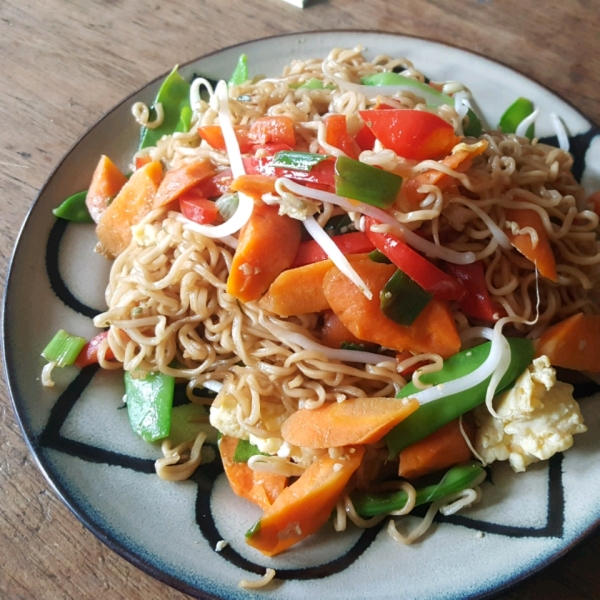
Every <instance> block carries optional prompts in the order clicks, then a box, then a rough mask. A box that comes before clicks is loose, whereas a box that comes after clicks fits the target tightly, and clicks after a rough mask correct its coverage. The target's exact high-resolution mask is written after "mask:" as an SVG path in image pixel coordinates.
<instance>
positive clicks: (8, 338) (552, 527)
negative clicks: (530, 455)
mask: <svg viewBox="0 0 600 600" xmlns="http://www.w3.org/2000/svg"><path fill="white" fill-rule="evenodd" d="M356 44H362V45H363V47H364V48H365V52H366V54H367V56H368V57H374V56H375V55H376V54H380V53H387V54H389V55H392V56H405V57H408V58H409V59H410V60H412V61H413V62H414V63H415V65H416V66H417V67H418V68H419V69H420V70H422V71H423V72H424V73H426V74H427V75H428V76H429V77H431V78H432V79H435V80H448V79H457V80H460V81H463V82H464V83H465V84H466V85H467V86H468V87H469V88H470V89H471V90H472V91H473V94H474V98H475V100H476V103H477V106H478V108H479V110H480V112H481V113H482V114H483V117H484V118H485V120H486V121H487V123H488V124H491V125H495V124H496V123H497V122H498V119H499V117H500V115H501V114H502V112H503V111H504V109H505V108H506V107H507V106H509V105H510V104H511V103H512V102H513V101H514V100H515V99H516V98H517V97H518V96H525V97H527V98H530V99H531V100H533V101H534V103H535V104H536V105H538V106H539V107H540V108H541V110H542V113H541V116H540V119H539V121H538V124H537V133H538V134H539V135H540V136H553V135H554V130H553V128H552V125H551V121H550V118H549V114H550V112H552V111H553V112H555V113H557V114H558V115H560V117H561V119H562V120H563V122H564V123H565V125H566V127H567V130H568V132H569V135H570V137H571V142H572V148H573V149H574V151H575V153H576V163H575V171H576V173H577V174H578V176H580V177H581V178H582V181H583V183H584V184H585V185H586V187H587V188H588V191H591V190H592V189H599V188H600V170H599V169H600V136H599V135H598V133H599V130H598V128H597V127H595V126H593V125H592V124H591V123H590V122H589V121H587V120H586V119H585V118H584V117H583V116H582V115H581V114H580V113H579V112H577V110H575V109H574V108H573V107H572V106H570V105H569V104H567V103H566V102H564V101H563V100H561V99H560V98H557V97H556V96H555V95H554V94H552V93H551V92H549V91H548V90H547V89H545V88H543V87H542V86H540V85H538V84H536V83H535V82H533V81H531V80H529V79H527V78H526V77H524V76H523V75H520V74H519V73H515V72H514V71H512V70H510V69H508V68H506V67H504V66H502V65H500V64H498V63H495V62H493V61H490V60H488V59H485V58H483V57H481V56H477V55H474V54H471V53H468V52H466V51H464V50H459V49H457V48H453V47H449V46H446V45H442V44H438V43H434V42H430V41H425V40H422V39H417V38H411V37H403V36H396V35H391V34H380V33H373V32H354V31H353V32H342V31H338V32H330V33H324V32H318V33H305V34H294V35H288V36H283V37H276V38H271V39H265V40H259V41H256V42H250V43H247V44H243V45H240V46H236V47H233V48H228V49H225V50H222V51H220V52H217V53H215V54H212V55H210V56H207V57H204V58H201V59H198V60H197V61H194V62H192V63H190V64H187V65H184V66H183V67H182V68H181V72H182V74H183V75H184V76H186V77H191V76H192V74H193V73H202V74H203V75H206V76H209V77H212V78H215V79H218V78H221V77H227V76H228V75H229V74H230V73H231V72H232V69H233V67H234V65H235V63H236V61H237V57H238V56H239V54H240V53H242V52H244V53H246V54H247V55H248V60H249V64H250V69H251V71H252V72H253V73H265V74H268V75H273V76H274V75H277V74H279V73H280V71H281V69H282V67H283V66H284V64H286V63H288V62H289V61H290V60H291V59H293V58H312V57H323V56H325V55H326V54H327V53H328V51H329V50H330V49H331V48H332V47H335V46H341V47H353V46H355V45H356ZM161 79H162V78H161ZM159 84H160V80H157V81H154V82H152V83H150V84H148V85H147V86H146V87H144V88H143V89H141V90H140V91H139V92H137V93H136V94H134V95H133V96H132V97H130V98H127V99H126V100H124V101H123V103H121V104H120V105H119V106H117V107H116V108H115V109H113V110H112V111H111V112H109V113H108V114H107V115H106V116H105V117H104V118H102V119H101V120H100V121H99V122H98V123H97V124H96V125H95V126H94V127H92V128H91V129H90V131H89V132H88V133H87V134H85V135H84V136H83V138H82V139H81V140H79V142H77V144H75V146H74V147H73V148H72V150H71V151H70V152H69V153H68V154H67V156H66V157H65V158H64V159H63V160H62V161H61V163H60V164H59V166H58V167H57V169H56V170H55V172H54V173H53V174H52V176H51V177H50V179H49V180H48V182H47V183H46V185H45V186H44V188H43V189H42V191H41V193H40V195H39V197H38V199H37V201H36V203H35V205H34V206H33V208H32V210H31V213H30V214H29V217H28V219H27V221H26V223H25V225H24V227H23V230H22V232H21V236H20V239H19V243H18V245H17V248H16V251H15V254H14V258H13V262H12V266H11V270H10V275H9V280H8V285H7V290H6V296H5V311H4V345H5V348H4V350H5V352H4V356H5V360H6V365H5V367H6V369H5V372H6V373H7V378H8V382H9V386H10V390H11V394H12V397H13V400H14V406H15V410H16V413H17V416H18V418H19V420H20V422H21V425H22V428H23V431H24V435H25V437H26V439H27V441H28V443H29V445H30V447H31V450H32V452H33V454H34V456H35V457H36V459H37V461H38V464H39V466H40V468H41V469H42V471H43V472H44V474H45V475H46V477H47V478H48V480H49V481H50V482H51V483H52V485H53V486H54V487H55V489H56V490H57V492H58V494H59V495H60V496H61V497H62V499H63V500H64V501H65V502H66V503H67V504H68V506H69V507H70V508H71V509H72V510H73V512H74V513H75V514H76V515H77V516H78V517H79V518H80V519H81V521H82V522H83V523H85V525H87V526H88V527H89V528H90V529H91V530H92V531H93V532H94V533H95V534H96V535H97V536H98V537H99V538H100V539H102V540H103V541H104V542H106V543H107V544H108V545H109V546H110V547H111V548H113V549H114V550H115V551H117V552H119V553H120V554H121V555H123V556H125V557H126V558H127V559H129V560H130V561H132V562H133V563H134V564H136V565H138V566H139V567H141V568H142V569H144V570H145V571H147V572H149V573H150V574H152V575H154V576H155V577H158V578H159V579H161V580H162V581H165V582H166V583H168V584H170V585H173V586H174V587H177V588H178V589H180V590H182V591H185V592H188V593H190V594H192V595H197V596H200V597H223V598H246V597H250V596H254V595H255V593H252V592H247V591H244V590H241V589H239V588H238V581H239V580H240V579H241V578H257V577H259V576H260V575H262V574H263V573H264V571H265V568H266V567H274V568H275V569H276V570H277V574H278V580H279V582H280V583H279V584H277V585H274V586H272V587H271V588H270V591H269V592H268V597H269V598H271V599H273V598H286V599H288V600H290V599H301V598H310V597H312V598H324V597H328V598H330V599H332V600H333V599H341V598H350V597H352V598H374V599H382V598H392V597H398V595H399V593H400V591H401V595H402V596H403V597H406V598H413V599H417V598H422V599H425V598H426V599H428V600H430V599H432V598H463V597H466V596H469V597H471V596H474V597H475V596H487V595H489V594H493V593H494V592H497V591H498V590H499V589H502V588H503V587H505V586H507V585H509V584H512V583H514V582H515V581H518V580H519V579H521V578H523V577H525V576H526V575H528V574H530V573H532V572H534V571H535V570H537V569H539V568H541V567H542V566H544V565H546V564H547V563H548V562H550V561H551V560H552V559H554V558H556V557H557V556H559V555H561V554H562V553H563V552H565V551H566V550H567V549H568V548H569V547H571V546H572V545H573V544H574V543H575V542H576V541H577V540H579V539H580V538H581V537H582V536H583V535H584V534H585V533H586V532H588V531H589V530H591V529H592V528H593V527H594V526H595V525H596V524H597V523H598V521H599V520H600V494H599V493H598V487H597V483H596V482H597V481H598V479H599V478H600V461H598V460H590V457H591V456H597V455H598V451H599V450H600V448H599V443H598V440H599V439H600V405H598V403H597V402H596V403H593V402H591V401H583V403H582V408H583V412H584V414H585V417H586V422H587V425H588V427H589V432H588V433H587V434H584V435H580V436H577V439H576V445H575V448H574V449H572V450H570V451H569V452H568V453H567V454H566V455H565V456H564V458H563V457H562V456H557V457H555V458H554V459H552V460H551V461H550V462H549V463H544V464H542V465H538V466H536V467H533V468H531V469H530V470H529V471H528V472H527V473H526V474H522V475H518V476H515V475H514V474H513V473H512V472H510V470H509V469H507V468H506V467H505V466H504V465H500V466H499V467H498V468H495V469H494V473H493V475H494V485H491V484H486V490H485V492H486V493H485V497H484V501H483V503H482V504H481V505H479V506H478V507H476V508H473V509H471V510H468V511H465V512H464V513H463V514H462V515H461V516H457V517H451V518H447V519H444V520H440V521H439V522H438V523H437V525H436V526H435V528H434V529H435V531H433V532H432V533H431V534H430V535H428V536H427V537H426V538H425V539H423V540H422V541H421V542H419V543H417V544H415V545H414V546H411V547H404V546H400V545H397V544H395V543H394V542H393V541H392V540H391V539H390V538H389V537H388V536H387V534H386V533H385V531H381V530H380V529H378V528H376V529H372V530H367V531H365V532H363V531H359V530H357V529H354V528H351V529H350V530H349V531H347V532H346V533H344V534H337V535H336V534H334V532H333V528H332V527H330V526H326V527H324V529H323V531H322V532H321V533H320V534H319V535H317V536H314V537H313V538H311V539H310V540H307V541H306V542H304V543H303V544H301V545H299V546H298V547H297V548H295V549H293V551H290V552H287V553H285V554H284V555H282V556H281V557H277V558H275V559H267V558H265V557H263V556H262V555H260V554H259V553H258V552H256V551H254V550H253V549H251V548H249V547H247V546H246V545H245V543H244V535H243V534H244V531H246V529H247V528H248V527H249V526H250V525H251V524H252V523H253V522H254V521H255V519H256V518H257V516H258V515H257V510H255V508H254V507H253V506H250V505H249V504H248V503H246V502H245V501H243V500H240V499H238V498H237V497H235V496H234V495H233V494H232V492H230V490H229V488H228V485H227V484H226V482H225V480H224V476H223V475H222V474H220V472H219V468H218V465H217V463H218V461H214V462H208V463H207V464H206V465H205V466H202V467H200V468H199V469H198V471H197V473H196V475H195V476H194V478H193V479H192V480H190V481H187V482H184V483H179V484H173V483H166V482H164V481H161V480H160V479H158V477H156V476H155V475H153V466H152V465H153V461H154V460H155V459H156V458H157V457H158V456H159V449H158V448H156V447H154V446H149V445H147V444H145V443H143V442H142V441H141V440H138V439H137V438H136V436H135V435H134V434H133V433H132V432H131V429H130V428H129V424H128V421H127V415H126V412H125V411H123V410H118V408H119V407H122V396H123V385H122V377H121V375H120V374H119V373H116V372H108V373H105V372H99V371H96V370H95V369H94V368H89V369H86V370H84V371H82V372H81V373H79V372H78V371H77V370H76V369H75V368H67V369H63V370H62V372H61V370H58V371H55V373H56V381H57V385H56V386H55V387H54V388H53V389H45V388H42V386H41V384H40V381H39V376H40V371H41V368H42V366H43V359H42V358H41V357H40V351H41V350H42V349H43V347H44V346H45V344H46V343H47V341H48V340H49V339H50V338H51V337H52V335H53V334H54V333H55V332H56V330H57V329H59V328H60V327H63V328H65V329H67V330H69V331H71V332H73V333H75V334H79V335H83V336H86V337H90V336H91V335H93V334H94V333H95V330H94V327H93V326H92V322H91V317H92V316H93V315H94V314H95V312H96V311H99V310H100V309H102V308H103V306H104V300H103V292H104V287H105V285H106V282H107V278H108V269H109V263H108V262H107V261H105V260H104V259H102V258H100V257H98V256H96V255H95V254H94V252H93V248H94V245H95V236H94V228H93V227H92V226H90V225H71V224H69V225H67V224H66V222H64V221H57V220H56V219H55V218H54V217H53V215H52V212H51V209H52V208H53V207H55V206H57V205H58V204H59V203H60V202H61V201H62V200H63V199H64V198H66V197H67V196H69V195H70V194H72V193H74V192H76V191H79V190H81V189H85V188H86V187H87V185H88V184H89V181H90V178H91V174H92V172H93V169H94V167H95V165H96V162H97V160H98V157H99V155H100V154H101V153H103V154H107V155H108V156H110V157H111V158H112V159H113V160H115V161H116V162H117V164H119V165H120V166H121V167H122V168H123V169H126V168H127V165H128V164H129V162H130V159H131V156H132V154H133V152H134V150H135V149H136V145H137V141H138V135H139V129H138V126H137V125H136V123H135V122H134V120H133V119H132V117H131V115H130V107H131V104H132V102H134V101H137V100H142V101H145V102H151V101H152V99H153V98H154V96H155V94H156V91H157V89H158V86H159ZM594 165H595V167H594ZM594 169H595V170H594ZM414 519H416V517H409V519H408V520H409V521H411V520H414ZM413 524H414V523H413ZM220 539H225V540H227V541H228V542H229V546H228V547H227V548H225V550H223V551H222V552H220V553H217V552H215V549H214V548H215V544H216V542H217V541H218V540H220ZM262 593H263V594H264V593H265V592H262Z"/></svg>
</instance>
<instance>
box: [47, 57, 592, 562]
mask: <svg viewBox="0 0 600 600" xmlns="http://www.w3.org/2000/svg"><path fill="white" fill-rule="evenodd" d="M470 100H471V95H470V92H469V90H468V89H466V88H465V87H464V86H462V85H460V84H457V83H456V82H447V83H446V82H433V81H430V80H428V79H426V78H425V76H424V75H423V74H422V73H420V72H419V71H417V70H416V69H415V67H414V66H413V65H412V63H410V61H409V60H407V59H405V58H399V59H392V58H390V57H387V56H378V57H375V58H374V59H373V60H372V61H368V60H367V59H366V58H365V57H364V56H363V54H362V50H361V48H360V47H357V48H355V49H349V50H343V49H334V50H333V51H332V52H331V53H330V54H329V56H327V57H326V58H325V59H324V60H323V59H315V60H309V61H299V60H298V61H294V62H293V63H292V64H290V65H289V66H287V67H286V69H285V70H284V72H283V74H282V75H281V76H280V77H277V78H265V77H253V75H252V61H251V59H249V58H248V57H246V56H245V55H243V56H241V57H240V60H239V62H238V64H237V66H236V67H235V70H234V71H233V73H232V75H231V77H230V78H229V80H228V82H226V81H220V82H218V84H216V85H215V84H214V82H210V81H209V80H207V79H204V78H201V77H200V78H195V79H194V80H193V81H187V80H186V79H185V78H184V77H182V76H181V74H180V73H179V71H178V69H177V68H175V69H174V70H173V71H172V72H171V74H170V75H169V76H168V77H167V78H166V80H165V81H164V83H163V84H162V87H161V88H160V90H159V92H158V96H157V98H156V101H155V103H154V104H153V105H152V106H151V107H148V106H145V105H141V104H137V105H135V106H134V108H133V113H134V116H135V118H136V119H137V120H138V122H139V123H140V125H141V137H140V144H139V150H138V152H137V153H136V154H135V156H134V157H132V161H131V165H130V166H129V170H130V171H131V173H129V172H127V173H126V172H123V171H121V170H120V169H119V168H118V167H117V166H116V165H115V163H113V162H112V161H111V159H110V158H108V157H106V156H102V157H101V158H100V160H99V163H98V166H97V168H96V170H95V172H94V174H93V176H92V177H91V184H90V188H89V190H88V191H87V193H85V192H82V193H80V194H76V195H75V196H72V197H71V198H69V199H67V200H66V201H65V203H64V204H63V205H62V206H60V207H58V208H57V209H56V211H55V214H56V216H57V217H58V218H65V219H71V220H74V221H79V222H90V221H92V222H94V223H95V224H96V233H97V236H98V246H97V248H96V250H97V252H99V253H101V254H102V255H104V256H105V257H107V259H110V260H113V261H114V263H113V266H112V271H111V278H110V282H109V283H108V288H107V292H106V299H107V305H108V306H107V310H106V311H105V312H104V313H103V314H101V315H99V316H98V317H97V318H96V319H95V324H96V325H97V326H98V327H99V328H105V331H103V332H102V333H100V334H99V335H98V336H97V337H96V338H94V339H93V340H91V341H90V342H89V343H88V344H86V345H85V346H84V344H85V340H83V339H82V338H78V337H75V336H70V335H69V334H67V333H65V332H62V331H61V332H59V334H57V339H56V340H54V341H53V342H52V343H51V344H50V345H49V346H48V348H46V350H44V356H45V358H46V359H47V360H48V365H47V366H46V367H45V369H44V382H45V383H46V384H47V385H52V380H51V371H52V368H54V367H57V366H58V367H64V366H67V365H69V364H75V365H77V366H79V367H80V368H85V367H86V366H87V365H89V364H92V363H95V362H97V363H99V364H100V366H101V367H103V368H106V369H115V368H116V369H123V370H124V372H125V389H126V402H127V411H128V414H129V420H130V423H131V427H132V429H133V432H134V434H137V435H139V436H141V438H143V439H144V440H145V441H147V442H151V443H152V442H157V441H158V442H161V443H162V450H163V454H164V456H163V458H161V459H159V460H158V461H157V472H158V474H159V475H160V476H161V477H163V478H165V479H171V480H180V479H182V478H185V477H189V476H190V475H191V474H192V473H193V472H194V470H195V469H196V468H197V467H198V466H199V465H200V463H201V460H202V452H201V447H202V444H203V443H204V441H205V440H206V439H207V435H208V436H210V431H208V424H207V423H206V421H208V420H210V424H211V425H212V427H213V428H214V429H215V430H217V431H218V436H219V441H218V447H219V452H220V458H221V460H222V463H223V467H224V470H225V474H226V476H227V478H228V479H229V482H230V484H231V488H232V490H233V491H234V492H235V493H236V494H238V495H240V496H242V497H244V498H246V499H247V500H249V501H250V502H253V503H255V504H257V505H258V506H260V507H261V508H262V509H263V511H264V514H263V516H262V517H261V518H260V519H259V520H258V521H257V522H256V523H255V524H254V525H252V526H251V527H250V528H249V530H248V533H247V534H246V541H247V543H248V544H249V545H251V546H252V547H254V548H256V549H257V550H259V551H260V552H262V553H263V554H265V555H267V556H274V555H277V554H279V553H281V552H283V551H285V550H287V549H288V548H290V547H291V546H293V545H295V544H297V543H298V542H301V541H302V540H303V539H305V538H306V537H307V536H309V535H311V534H312V533H314V532H315V531H317V530H318V529H320V528H321V527H323V526H327V525H326V523H327V522H328V521H329V520H330V517H331V515H332V514H334V516H335V519H334V527H335V528H336V529H337V530H341V529H344V528H345V527H346V520H347V519H350V520H351V521H353V522H354V523H355V524H356V525H358V526H360V527H369V526H372V525H374V524H376V523H379V522H380V521H381V520H382V519H385V518H387V517H388V515H391V516H392V517H394V518H395V517H397V516H399V515H402V514H408V513H409V512H410V511H411V510H412V509H413V508H414V507H415V506H418V505H422V504H428V505H430V508H429V511H428V514H427V517H426V518H425V519H424V521H423V526H422V527H420V528H419V529H418V530H417V531H414V532H412V533H411V534H410V535H409V536H408V537H407V538H403V537H402V536H401V535H400V534H399V533H398V531H397V530H396V528H395V525H394V520H393V519H392V520H391V521H390V525H389V531H390V534H391V535H393V537H394V538H395V539H399V540H400V541H404V542H405V543H410V542H412V541H413V540H414V539H416V538H417V537H418V536H419V535H421V534H422V533H423V532H424V531H425V529H426V526H427V525H428V524H429V523H430V522H431V520H432V519H433V516H434V515H435V513H436V512H437V511H438V510H443V511H446V512H453V511H456V510H459V509H461V508H464V507H465V506H468V505H470V504H472V503H473V502H476V501H477V500H478V498H479V496H480V493H481V490H480V487H479V486H480V484H481V483H482V481H483V480H484V479H485V477H486V470H485V469H484V467H485V466H486V465H487V464H489V463H491V462H494V461H495V460H509V461H510V464H511V465H512V466H513V468H514V469H515V470H516V471H521V470H525V469H526V467H527V466H528V465H529V464H531V463H533V462H536V461H538V460H545V459H547V458H549V457H550V456H552V454H554V453H555V452H561V451H564V450H566V449H568V448H569V447H570V446H571V445H572V443H573V435H574V434H578V433H583V432H584V431H585V430H586V427H585V425H584V424H583V419H582V416H581V413H580V411H579V407H578V405H577V402H575V400H574V399H573V396H572V391H573V388H572V386H570V385H568V384H567V383H563V382H560V381H557V372H556V368H564V369H571V370H576V371H583V372H588V373H598V372H600V350H598V345H597V339H598V337H599V335H600V314H599V313H600V311H599V309H598V305H597V303H596V301H595V299H594V295H593V293H592V292H593V291H594V289H595V288H597V285H598V269H597V265H598V263H600V251H599V247H598V242H597V238H596V230H597V227H598V216H597V214H596V213H595V212H594V205H593V203H592V202H589V201H588V200H587V199H586V196H585V193H584V191H583V189H582V188H581V187H580V186H579V184H578V183H577V182H576V181H575V179H574V177H573V175H572V173H571V165H572V162H573V161H572V157H571V156H570V155H569V153H568V151H567V149H566V148H554V147H551V146H547V145H545V144H543V143H541V142H540V141H539V140H538V139H537V138H536V137H535V117H536V116H537V114H538V113H539V110H538V109H537V108H536V107H534V106H533V104H532V103H531V102H530V101H529V100H527V99H525V98H518V99H516V100H515V103H514V104H513V105H512V106H510V107H508V108H507V110H506V112H505V113H504V115H502V117H501V118H500V119H499V122H498V123H497V124H496V126H495V127H491V128H486V127H485V126H484V125H483V124H482V119H481V118H480V116H479V115H477V114H476V111H475V110H474V109H473V106H472V104H471V101H470ZM563 133H564V132H563ZM563 137H565V136H559V138H560V139H562V138H563ZM124 171H127V169H124ZM182 382H183V383H185V385H186V390H187V397H188V400H189V404H188V405H184V406H176V407H175V408H173V394H174V389H175V387H176V385H177V384H178V383H182ZM215 395H216V397H215ZM203 407H204V408H203ZM183 432H185V433H183ZM134 434H132V435H134ZM249 525H250V524H249Z"/></svg>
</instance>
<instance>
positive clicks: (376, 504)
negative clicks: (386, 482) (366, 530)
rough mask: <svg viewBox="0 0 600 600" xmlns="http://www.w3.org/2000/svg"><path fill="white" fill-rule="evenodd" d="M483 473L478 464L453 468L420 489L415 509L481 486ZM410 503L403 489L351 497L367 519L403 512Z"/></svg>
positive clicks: (357, 510) (359, 511)
mask: <svg viewBox="0 0 600 600" xmlns="http://www.w3.org/2000/svg"><path fill="white" fill-rule="evenodd" d="M484 473H485V470H484V468H483V467H482V466H481V465H480V464H479V463H476V462H472V463H467V464H464V465H457V466H455V467H452V468H451V469H450V470H449V471H447V472H446V474H445V475H444V477H443V478H442V479H441V481H439V482H438V483H435V484H433V485H428V486H426V487H424V488H421V489H420V490H417V497H416V500H415V506H420V505H421V504H427V503H429V502H436V501H437V500H441V499H442V498H445V497H446V496H449V495H450V494H456V493H458V492H462V490H466V489H468V488H470V487H472V486H474V485H478V484H479V483H481V481H482V480H483V478H482V475H483V474H484ZM407 500H408V494H407V493H406V492H405V491H404V490H398V491H394V492H382V493H367V492H355V493H354V494H352V503H353V504H354V508H355V509H356V512H357V513H358V514H359V515H360V516H361V517H363V518H364V519H366V518H369V517H375V516H377V515H381V514H388V513H390V512H392V511H395V510H402V509H403V508H404V507H405V506H406V502H407Z"/></svg>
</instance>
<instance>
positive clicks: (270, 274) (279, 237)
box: [227, 204, 302, 302]
mask: <svg viewBox="0 0 600 600" xmlns="http://www.w3.org/2000/svg"><path fill="white" fill-rule="evenodd" d="M277 211H278V208H277V206H267V205H266V204H256V205H255V206H254V210H253V211H252V216H251V217H250V220H249V221H248V223H246V225H244V227H243V229H242V230H241V232H240V237H239V243H238V247H237V250H236V251H235V255H234V257H233V261H232V264H231V271H230V273H229V277H228V279H227V293H229V294H231V295H232V296H235V297H236V298H238V299H239V300H241V301H242V302H250V301H252V300H258V298H260V297H261V296H262V295H263V294H264V293H265V292H266V291H267V290H268V289H269V286H270V285H271V284H272V283H273V281H275V278H276V277H277V276H278V275H279V274H280V273H281V272H282V271H283V270H284V269H287V268H289V267H290V266H291V264H292V263H293V262H294V258H295V257H296V253H297V252H298V247H299V246H300V237H301V234H302V232H301V228H302V226H301V224H300V221H298V220H297V219H291V218H290V217H288V216H285V215H284V216H281V215H279V214H278V212H277Z"/></svg>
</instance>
